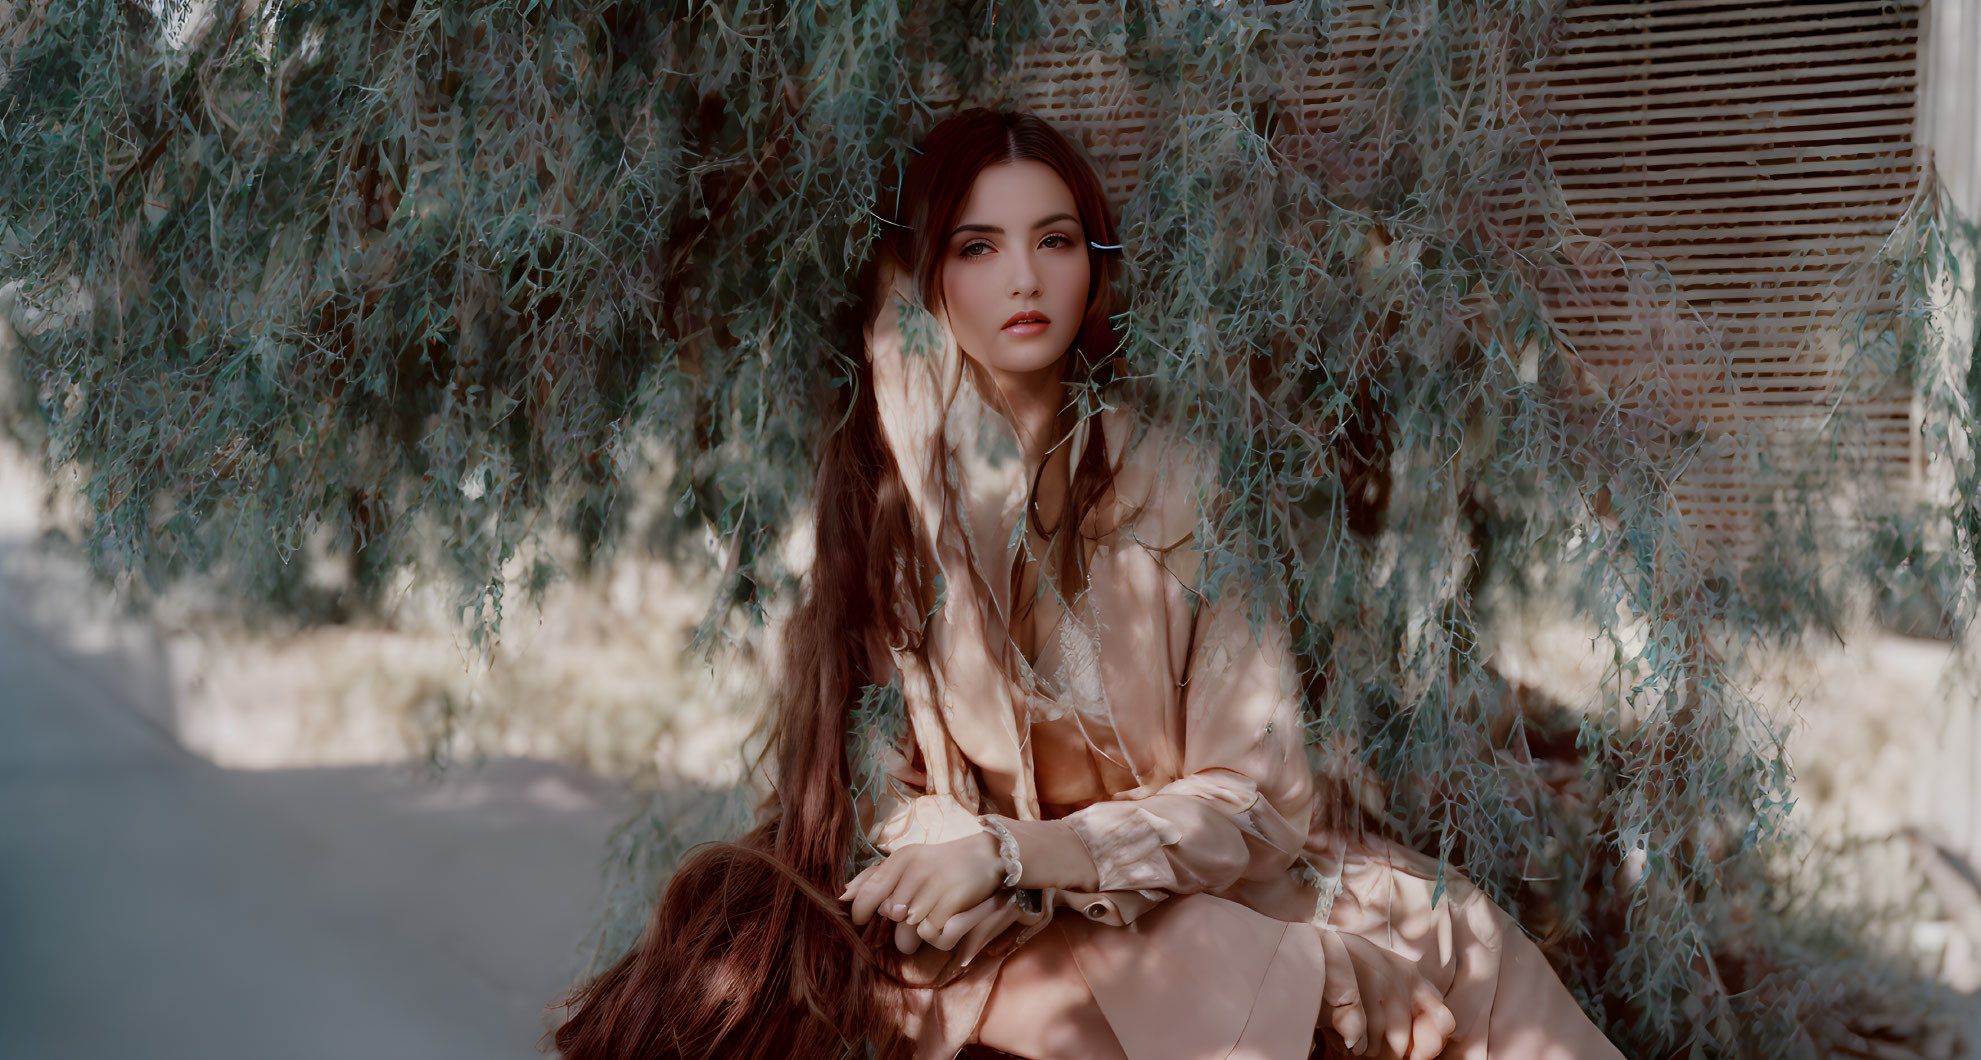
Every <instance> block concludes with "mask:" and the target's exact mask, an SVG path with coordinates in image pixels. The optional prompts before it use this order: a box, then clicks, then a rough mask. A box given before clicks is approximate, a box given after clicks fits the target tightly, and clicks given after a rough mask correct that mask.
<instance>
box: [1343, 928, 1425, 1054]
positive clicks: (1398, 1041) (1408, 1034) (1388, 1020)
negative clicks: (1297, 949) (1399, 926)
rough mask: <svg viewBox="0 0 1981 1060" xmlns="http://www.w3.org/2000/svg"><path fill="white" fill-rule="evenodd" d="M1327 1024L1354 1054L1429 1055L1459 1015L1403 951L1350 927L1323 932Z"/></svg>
mask: <svg viewBox="0 0 1981 1060" xmlns="http://www.w3.org/2000/svg"><path fill="white" fill-rule="evenodd" d="M1321 941H1322V946H1323V949H1324V951H1325V953H1326V955H1327V962H1328V963H1327V984H1326V985H1325V986H1324V987H1322V988H1321V1001H1322V1004H1323V1005H1325V1006H1326V1007H1327V1013H1328V1020H1329V1024H1330V1025H1331V1026H1332V1027H1333V1028H1334V1030H1335V1033H1337V1034H1339V1035H1341V1038H1342V1041H1343V1042H1345V1043H1346V1044H1347V1046H1348V1051H1349V1052H1351V1053H1354V1054H1355V1055H1356V1056H1373V1057H1381V1058H1382V1060H1431V1058H1432V1057H1435V1056H1437V1055H1438V1053H1439V1052H1441V1051H1442V1050H1443V1049H1444V1044H1445V1039H1446V1038H1448V1037H1450V1035H1451V1033H1452V1031H1454V1030H1456V1029H1458V1020H1457V1019H1456V1018H1455V1017H1454V1016H1453V1015H1452V1014H1451V1010H1450V1009H1449V1008H1446V1007H1445V1003H1444V996H1443V995H1442V994H1440V993H1439V992H1438V989H1437V987H1434V986H1432V985H1431V982H1430V980H1428V979H1426V978H1424V976H1423V974H1422V973H1421V972H1419V971H1418V970H1417V966H1416V965H1415V964H1414V963H1412V962H1411V961H1410V960H1408V959H1407V958H1405V957H1403V956H1402V955H1401V954H1398V953H1395V952H1393V951H1390V950H1387V949H1384V948H1383V947H1381V946H1378V945H1376V944H1375V943H1373V942H1370V941H1369V940H1368V939H1365V938H1363V937H1362V936H1360V935H1357V934H1354V933H1352V932H1347V931H1333V930H1324V931H1322V932H1321Z"/></svg>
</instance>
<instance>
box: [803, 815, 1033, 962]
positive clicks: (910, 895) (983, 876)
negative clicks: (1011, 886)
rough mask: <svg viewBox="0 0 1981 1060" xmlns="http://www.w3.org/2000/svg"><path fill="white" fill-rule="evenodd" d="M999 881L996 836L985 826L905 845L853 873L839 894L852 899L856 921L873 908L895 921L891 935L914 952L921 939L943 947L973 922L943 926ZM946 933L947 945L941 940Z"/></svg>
mask: <svg viewBox="0 0 1981 1060" xmlns="http://www.w3.org/2000/svg"><path fill="white" fill-rule="evenodd" d="M1003 883H1004V865H1003V862H1002V861H1000V860H999V858H998V853H997V840H996V839H994V838H992V837H991V835H990V834H989V833H988V832H984V833H979V834H977V835H972V836H965V837H963V838H962V839H955V840H951V841H949V842H947V843H917V844H913V845H910V846H904V847H902V848H901V849H899V850H896V851H895V852H894V853H893V854H890V855H888V857H887V859H886V860H884V861H882V862H881V863H880V864H878V865H874V866H871V867H870V868H868V869H867V870H866V871H864V872H862V873H860V874H859V875H858V876H855V877H853V879H852V880H851V882H849V883H847V884H846V890H845V891H843V892H841V893H840V895H839V900H840V901H842V902H851V903H852V904H853V907H852V909H851V910H850V912H851V914H852V918H853V923H855V924H860V925H864V924H866V923H867V922H868V921H870V920H872V919H873V917H874V914H875V913H879V914H880V915H881V916H884V917H886V918H888V919H889V920H892V921H895V922H896V924H897V925H898V926H897V927H896V928H895V932H894V941H895V944H896V945H897V946H898V947H900V949H901V952H903V953H913V952H914V951H915V950H916V949H917V948H919V947H920V946H921V944H922V943H923V942H931V943H936V944H937V945H939V946H940V947H941V948H942V949H945V950H946V949H949V948H950V947H952V946H954V945H955V944H956V942H957V941H958V940H959V939H960V938H962V937H963V935H964V933H965V932H968V931H969V930H971V928H972V927H974V926H975V925H974V924H969V923H965V924H963V925H959V926H958V927H957V928H956V930H954V931H945V929H946V928H948V927H949V924H950V921H951V920H954V919H956V918H957V916H958V914H960V913H963V912H964V911H966V910H970V911H974V909H975V907H976V906H979V905H982V904H984V903H985V901H986V900H987V899H989V898H991V897H992V896H993V895H995V894H996V893H997V890H998V888H999V887H1000V886H1002V885H1003ZM984 915H986V916H988V915H989V914H984ZM1000 930H1001V929H1000ZM945 937H947V945H943V944H942V943H943V940H944V939H945ZM986 941H988V940H986Z"/></svg>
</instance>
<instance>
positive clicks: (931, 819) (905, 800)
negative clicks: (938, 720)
mask: <svg viewBox="0 0 1981 1060" xmlns="http://www.w3.org/2000/svg"><path fill="white" fill-rule="evenodd" d="M902 730H903V731H902V733H901V735H900V738H899V739H896V740H892V741H886V742H882V741H879V740H872V741H871V742H868V743H867V744H866V746H865V748H864V749H863V752H862V753H864V754H866V755H867V756H869V758H868V763H867V770H868V773H869V776H868V777H867V778H865V779H864V780H863V781H861V782H856V785H855V788H854V799H853V804H854V810H855V812H856V813H857V814H858V815H859V823H860V834H861V835H862V836H863V837H865V839H866V841H867V843H868V844H869V845H871V846H872V847H873V848H875V849H877V850H879V851H880V853H882V854H892V853H894V852H895V851H897V850H899V849H901V848H902V847H904V846H909V845H911V844H915V843H943V842H948V841H949V840H952V839H961V838H963V837H965V836H969V835H974V834H976V833H978V832H982V831H983V830H984V826H983V823H982V822H981V821H980V820H978V818H977V815H976V813H975V812H973V811H972V810H970V808H968V807H966V806H964V805H963V803H962V801H961V800H959V799H957V798H956V797H955V796H954V795H948V794H938V793H931V792H930V791H929V790H928V786H929V785H928V776H927V773H926V772H925V771H924V770H923V768H922V767H921V763H920V760H919V756H918V755H917V754H916V750H915V737H914V733H913V730H912V729H911V728H910V727H909V726H905V725H904V726H902Z"/></svg>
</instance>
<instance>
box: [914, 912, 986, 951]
mask: <svg viewBox="0 0 1981 1060" xmlns="http://www.w3.org/2000/svg"><path fill="white" fill-rule="evenodd" d="M996 911H997V905H996V902H995V900H992V901H985V902H978V903H977V904H976V905H973V906H971V907H970V908H968V909H965V910H963V911H962V912H960V913H958V914H956V915H955V916H952V917H950V918H949V920H948V921H947V922H945V923H944V924H943V925H942V931H941V933H940V934H938V935H937V936H936V937H935V938H932V939H929V945H931V946H934V947H935V948H936V949H939V950H953V949H955V948H956V944H957V943H958V942H961V941H963V936H964V935H967V934H969V933H970V930H971V929H972V928H974V927H976V926H977V925H978V924H981V923H983V922H984V920H985V919H986V918H987V917H989V916H990V915H991V914H992V913H995V912H996ZM923 937H924V938H927V937H928V936H926V935H924V936H923Z"/></svg>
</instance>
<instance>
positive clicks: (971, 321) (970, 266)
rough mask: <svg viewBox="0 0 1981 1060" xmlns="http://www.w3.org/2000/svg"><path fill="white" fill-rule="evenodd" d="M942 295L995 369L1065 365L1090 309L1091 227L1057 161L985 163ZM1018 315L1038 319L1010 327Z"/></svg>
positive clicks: (956, 234)
mask: <svg viewBox="0 0 1981 1060" xmlns="http://www.w3.org/2000/svg"><path fill="white" fill-rule="evenodd" d="M942 255H943V261H942V299H943V304H944V306H946V307H947V309H948V312H949V325H950V328H951V330H952V331H954V332H955V334H956V342H957V344H958V345H959V346H961V347H962V349H963V352H964V353H965V354H967V355H969V356H970V357H971V358H973V359H975V360H976V361H977V362H978V363H980V364H982V365H983V366H984V367H985V368H988V369H990V371H991V373H992V374H993V375H994V376H1001V377H1010V376H1018V375H1025V374H1031V373H1038V372H1039V371H1040V370H1041V369H1045V368H1049V367H1051V366H1053V365H1055V364H1057V363H1058V362H1059V359H1060V357H1061V356H1063V355H1064V354H1065V353H1066V351H1067V350H1068V349H1070V348H1072V346H1073V339H1074V337H1075V336H1077V335H1078V334H1079V333H1080V321H1081V317H1082V315H1083V314H1084V313H1085V310H1086V307H1087V280H1088V265H1087V234H1086V231H1085V230H1084V229H1082V228H1081V227H1080V211H1079V210H1078V208H1076V207H1075V205H1074V203H1073V192H1072V190H1071V189H1069V188H1068V187H1067V186H1066V182H1065V181H1064V180H1061V179H1060V177H1059V174H1058V173H1057V172H1055V171H1054V170H1053V168H1052V167H1051V166H1048V165H1046V164H1045V163H1043V162H1036V161H1033V160H1031V159H1025V160H1022V161H1017V162H1001V163H998V164H996V165H992V166H986V167H985V168H984V169H983V171H982V172H980V173H978V174H977V180H976V182H975V183H974V184H972V185H971V186H970V195H969V197H968V198H967V199H965V200H964V202H963V209H962V211H961V212H960V213H958V214H957V219H956V226H955V227H954V228H952V229H951V230H950V231H949V233H948V234H947V237H946V239H945V241H944V244H943V249H942ZM1020 314H1025V315H1030V316H1035V317H1040V318H1043V319H1044V320H1045V321H1046V323H1045V324H1044V325H1043V326H1041V325H1038V324H1031V325H1023V324H1019V325H1012V324H1010V321H1011V319H1012V318H1013V317H1014V316H1016V315H1020Z"/></svg>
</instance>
